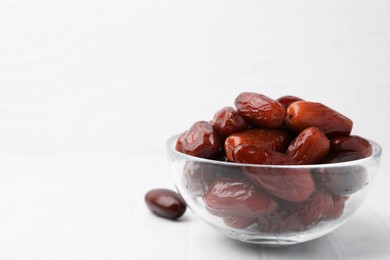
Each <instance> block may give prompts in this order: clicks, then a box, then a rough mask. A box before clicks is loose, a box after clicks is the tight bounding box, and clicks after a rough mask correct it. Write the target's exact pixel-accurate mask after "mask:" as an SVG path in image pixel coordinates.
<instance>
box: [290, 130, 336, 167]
mask: <svg viewBox="0 0 390 260" xmlns="http://www.w3.org/2000/svg"><path fill="white" fill-rule="evenodd" d="M329 147H330V145H329V139H328V138H327V137H326V136H325V134H324V133H322V131H321V130H320V129H319V128H317V127H309V128H306V129H305V130H303V131H302V132H301V133H300V134H299V135H298V136H297V137H296V138H295V139H294V140H293V141H292V142H291V144H290V145H289V147H288V148H287V151H286V154H287V155H288V156H289V157H291V158H292V159H294V160H295V161H297V162H298V163H299V164H314V163H317V162H319V161H321V160H323V159H324V158H325V157H326V156H327V155H328V152H329Z"/></svg>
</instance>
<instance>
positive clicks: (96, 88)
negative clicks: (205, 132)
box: [0, 0, 390, 260]
mask: <svg viewBox="0 0 390 260" xmlns="http://www.w3.org/2000/svg"><path fill="white" fill-rule="evenodd" d="M242 91H256V92H260V93H263V94H265V95H268V96H270V97H272V98H278V97H279V96H282V95H286V94H292V95H297V96H300V97H302V98H304V99H307V100H313V101H319V102H322V103H325V104H327V105H328V106H330V107H333V108H335V109H336V110H338V111H340V112H342V113H343V114H345V115H347V116H349V117H350V118H352V119H353V120H354V129H353V133H354V134H358V135H361V136H365V137H367V138H370V139H373V140H375V141H377V142H378V143H380V144H381V145H382V147H383V149H384V151H383V156H382V164H381V168H380V170H379V174H378V178H377V182H376V183H374V187H373V189H372V192H371V194H370V196H369V197H368V198H367V200H366V202H365V204H364V206H363V207H362V208H361V209H360V210H359V211H358V213H357V214H356V215H355V216H354V217H353V218H352V219H351V220H350V222H348V223H347V224H345V225H344V226H343V227H341V228H340V229H338V230H336V231H335V232H333V233H331V234H329V235H327V236H325V237H323V238H320V239H317V240H315V241H312V242H309V243H305V244H301V245H297V246H292V247H285V248H263V247H259V246H253V245H245V244H241V243H238V242H235V241H233V240H230V239H228V238H225V237H222V236H221V235H219V234H218V233H216V232H215V231H214V230H212V229H210V228H209V227H208V226H206V225H205V224H203V223H201V222H200V221H199V220H197V219H196V218H195V216H194V215H193V214H192V213H191V212H190V211H188V212H187V213H186V215H185V216H184V217H183V219H182V220H181V221H179V222H171V221H167V220H164V219H159V218H157V217H155V216H153V215H152V214H151V213H150V212H149V211H148V210H147V209H146V207H145V205H144V202H143V196H144V194H145V192H147V191H148V190H149V189H151V188H156V187H168V188H173V185H172V182H171V177H170V174H169V172H168V170H167V161H166V155H165V141H166V139H167V138H168V137H169V136H171V135H173V134H176V133H178V132H181V131H182V130H184V129H186V128H188V127H190V125H191V124H192V123H193V122H194V121H197V120H209V119H211V118H212V116H213V114H214V112H215V111H216V110H218V109H219V108H221V107H223V106H226V105H233V101H234V98H235V97H236V96H237V95H238V94H239V93H240V92H242ZM389 100H390V1H387V0H374V1H372V0H344V1H336V0H329V1H312V0H306V1H287V0H286V1H281V0H272V1H271V0H269V1H265V0H257V1H256V0H241V1H234V0H220V1H213V0H208V1H203V0H198V1H195V0H142V1H141V0H111V1H105V0H99V1H98V0H68V1H56V0H53V1H49V0H35V1H28V0H25V1H22V0H0V259H7V260H10V259H24V260H27V259H38V260H43V259H67V260H69V259H94V260H98V259H188V260H190V259H225V260H227V259H238V257H245V259H285V258H287V257H288V258H289V259H295V258H296V259H314V258H315V259H388V258H389V257H390V247H389V245H390V206H389V203H388V197H389V196H390V189H389V186H390V177H389V170H390V165H389V161H390V155H389V153H388V149H390V138H389V125H390V123H389V120H390V105H389Z"/></svg>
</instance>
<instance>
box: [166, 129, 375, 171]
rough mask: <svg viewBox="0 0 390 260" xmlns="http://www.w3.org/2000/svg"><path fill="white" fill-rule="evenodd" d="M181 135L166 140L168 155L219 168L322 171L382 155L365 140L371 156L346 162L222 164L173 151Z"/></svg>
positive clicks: (370, 141)
mask: <svg viewBox="0 0 390 260" xmlns="http://www.w3.org/2000/svg"><path fill="white" fill-rule="evenodd" d="M180 135H181V134H175V135H173V136H171V137H170V138H168V140H167V141H166V148H167V150H168V154H169V155H174V156H175V157H177V158H180V159H184V160H187V161H197V162H203V163H209V164H215V165H220V166H229V167H255V168H275V169H277V168H280V169H323V168H336V167H337V168H339V167H350V166H356V165H361V164H363V165H364V164H368V163H370V162H375V161H378V160H379V159H380V157H381V154H382V147H381V146H380V145H379V144H378V143H377V142H375V141H373V140H371V139H367V138H365V139H366V140H367V141H369V143H370V144H371V146H372V154H371V155H370V156H368V157H365V158H362V159H358V160H353V161H347V162H339V163H326V164H305V165H271V164H248V163H236V162H224V161H217V160H211V159H207V158H201V157H196V156H192V155H188V154H185V153H182V152H179V151H177V150H176V149H175V147H176V141H177V139H178V138H179V136H180Z"/></svg>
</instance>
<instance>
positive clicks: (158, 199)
mask: <svg viewBox="0 0 390 260" xmlns="http://www.w3.org/2000/svg"><path fill="white" fill-rule="evenodd" d="M145 202H146V205H147V207H148V208H149V209H150V211H151V212H152V213H154V214H155V215H157V216H160V217H164V218H168V219H177V218H179V217H181V216H182V215H183V214H184V212H185V211H186V209H187V206H186V203H185V202H184V200H183V198H182V197H181V196H180V195H179V194H178V193H176V192H174V191H172V190H168V189H153V190H150V191H149V192H147V193H146V195H145Z"/></svg>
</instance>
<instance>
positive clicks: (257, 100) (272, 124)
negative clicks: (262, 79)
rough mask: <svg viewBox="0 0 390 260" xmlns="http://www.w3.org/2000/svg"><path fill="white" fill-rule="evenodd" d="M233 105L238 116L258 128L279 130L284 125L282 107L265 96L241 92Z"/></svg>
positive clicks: (283, 110) (284, 112)
mask: <svg viewBox="0 0 390 260" xmlns="http://www.w3.org/2000/svg"><path fill="white" fill-rule="evenodd" d="M234 104H235V106H236V109H237V111H238V114H240V115H241V116H242V117H243V118H244V119H245V120H247V121H248V122H250V123H252V124H254V125H256V126H258V127H265V128H279V127H281V126H282V125H283V123H284V117H285V114H286V111H285V109H284V107H283V106H282V105H281V104H280V103H278V102H276V101H275V100H273V99H271V98H269V97H267V96H265V95H262V94H258V93H253V92H243V93H241V94H240V95H238V97H237V98H236V100H235V103H234Z"/></svg>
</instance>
